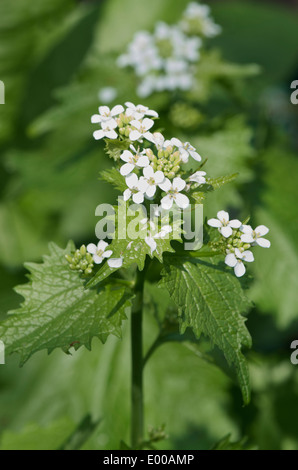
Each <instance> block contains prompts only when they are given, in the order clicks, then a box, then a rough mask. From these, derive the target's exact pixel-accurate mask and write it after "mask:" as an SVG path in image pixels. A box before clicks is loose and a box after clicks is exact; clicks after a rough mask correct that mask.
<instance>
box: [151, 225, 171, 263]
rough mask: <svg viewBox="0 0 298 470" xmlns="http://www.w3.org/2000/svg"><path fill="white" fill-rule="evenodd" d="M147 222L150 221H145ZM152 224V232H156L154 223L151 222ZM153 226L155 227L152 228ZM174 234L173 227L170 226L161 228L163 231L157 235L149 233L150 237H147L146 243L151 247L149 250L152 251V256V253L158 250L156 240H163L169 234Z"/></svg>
mask: <svg viewBox="0 0 298 470" xmlns="http://www.w3.org/2000/svg"><path fill="white" fill-rule="evenodd" d="M145 220H146V222H147V221H148V219H145ZM149 223H150V227H151V228H152V230H155V226H154V223H153V222H151V221H149ZM152 224H153V226H154V227H152ZM171 232H172V227H171V226H170V225H164V226H162V228H161V231H160V232H158V233H156V234H155V235H152V233H151V232H149V234H148V236H147V237H145V243H146V244H147V245H148V246H149V248H150V249H151V255H152V253H153V252H154V251H155V250H156V248H157V243H156V241H155V240H156V239H163V238H166V237H167V235H168V234H169V233H171Z"/></svg>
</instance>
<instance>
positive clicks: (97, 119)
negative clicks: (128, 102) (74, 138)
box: [91, 104, 124, 124]
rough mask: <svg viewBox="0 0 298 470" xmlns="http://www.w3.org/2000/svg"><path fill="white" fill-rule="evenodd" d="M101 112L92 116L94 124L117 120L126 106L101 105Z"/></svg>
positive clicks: (99, 109)
mask: <svg viewBox="0 0 298 470" xmlns="http://www.w3.org/2000/svg"><path fill="white" fill-rule="evenodd" d="M98 111H99V114H93V116H92V117H91V122H92V124H97V123H103V122H109V121H115V119H114V118H115V117H116V116H119V114H121V113H123V111H124V108H123V106H121V104H118V105H116V106H114V108H112V109H110V108H109V107H108V106H100V107H99V108H98Z"/></svg>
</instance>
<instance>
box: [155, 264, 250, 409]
mask: <svg viewBox="0 0 298 470" xmlns="http://www.w3.org/2000/svg"><path fill="white" fill-rule="evenodd" d="M161 285H162V286H164V287H166V288H167V289H168V291H169V293H170V295H171V296H172V298H173V300H174V301H175V303H176V304H177V306H178V308H179V315H180V325H181V330H182V332H183V331H185V330H186V328H187V327H190V328H192V330H193V331H194V333H195V334H196V336H197V337H199V336H200V335H201V333H203V334H204V335H206V336H208V337H209V338H210V339H211V341H212V342H213V344H215V345H217V346H218V347H219V348H220V349H221V350H222V351H223V353H224V355H225V357H226V359H227V362H228V364H229V365H230V366H234V367H235V369H236V373H237V376H238V381H239V384H240V387H241V390H242V395H243V400H244V402H245V403H248V402H249V399H250V387H249V373H248V366H247V363H246V360H245V357H244V356H243V354H242V351H241V349H242V347H247V348H250V347H251V338H250V335H249V333H248V331H247V329H246V327H245V319H244V318H243V316H242V314H243V313H244V312H246V311H247V309H248V307H249V305H250V302H249V301H248V299H247V298H246V296H245V295H244V293H243V290H242V288H241V286H240V283H239V281H238V280H237V279H236V278H235V277H234V276H233V275H232V274H230V273H227V272H225V271H224V270H223V269H221V268H220V267H218V266H217V265H216V262H215V261H214V259H210V261H208V262H206V261H202V260H194V259H188V258H182V257H181V258H178V257H177V258H174V257H171V258H170V257H169V258H167V259H166V263H165V268H164V272H163V279H162V281H161Z"/></svg>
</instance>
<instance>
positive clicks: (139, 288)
mask: <svg viewBox="0 0 298 470" xmlns="http://www.w3.org/2000/svg"><path fill="white" fill-rule="evenodd" d="M147 267H148V266H145V268H144V270H143V271H141V272H140V271H138V272H137V281H136V285H135V293H136V298H135V300H134V304H133V308H132V315H131V361H132V373H131V446H132V448H133V449H136V448H137V447H138V446H139V445H140V444H141V443H142V442H143V440H144V398H143V331H142V327H143V299H144V283H145V273H146V269H147Z"/></svg>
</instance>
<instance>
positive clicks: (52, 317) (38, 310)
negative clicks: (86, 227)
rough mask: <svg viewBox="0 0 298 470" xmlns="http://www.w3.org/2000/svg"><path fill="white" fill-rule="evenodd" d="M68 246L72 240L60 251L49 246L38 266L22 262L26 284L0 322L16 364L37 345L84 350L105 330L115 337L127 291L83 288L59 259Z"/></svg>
mask: <svg viewBox="0 0 298 470" xmlns="http://www.w3.org/2000/svg"><path fill="white" fill-rule="evenodd" d="M73 248H74V247H73V244H72V243H69V244H68V246H67V248H66V249H65V250H63V249H61V248H59V247H58V246H57V245H55V244H51V245H50V255H49V256H45V257H44V262H43V263H42V264H33V263H28V264H27V265H26V267H27V269H28V270H29V271H30V275H29V279H30V282H29V283H28V284H25V285H22V286H19V287H17V288H16V291H17V292H18V293H19V294H20V295H22V296H23V297H24V298H25V301H24V302H23V304H22V305H21V307H20V308H19V309H17V310H14V311H12V312H10V314H9V315H8V317H7V319H6V320H5V321H2V322H1V323H0V337H1V339H2V341H3V342H4V344H5V347H6V352H7V354H11V353H13V352H16V353H19V354H20V356H21V363H22V364H23V363H24V362H25V361H26V360H27V359H28V358H29V357H30V356H31V355H32V354H34V353H35V352H37V351H40V350H42V349H47V350H48V352H49V353H50V352H51V351H53V350H54V349H55V348H62V349H63V350H64V351H65V352H68V351H69V349H70V348H71V347H73V348H74V349H75V350H77V349H78V348H79V347H80V346H82V345H85V346H86V347H87V348H88V349H90V348H91V341H92V338H93V337H98V338H99V339H100V340H101V341H102V342H105V340H106V338H107V337H108V336H109V335H110V334H113V335H116V336H120V335H121V324H122V321H123V320H124V319H125V318H126V315H125V310H126V309H127V308H128V307H129V306H130V298H131V297H132V293H131V291H130V290H128V289H127V288H125V287H123V286H122V287H118V286H117V287H115V286H113V287H112V286H109V285H107V286H106V287H104V288H102V289H101V290H99V291H95V290H89V289H86V288H85V282H84V280H83V279H81V278H80V276H79V274H78V273H77V272H73V271H71V270H70V269H69V266H68V263H67V261H66V260H65V254H68V253H71V251H72V250H73Z"/></svg>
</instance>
